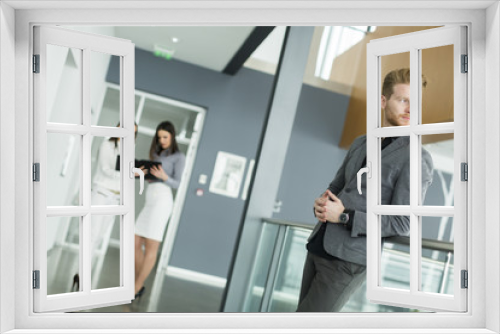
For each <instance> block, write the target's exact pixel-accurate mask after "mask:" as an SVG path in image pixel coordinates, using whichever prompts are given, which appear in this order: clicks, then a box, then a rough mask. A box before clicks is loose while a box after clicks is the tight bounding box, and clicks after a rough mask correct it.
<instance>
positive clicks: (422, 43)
mask: <svg viewBox="0 0 500 334" xmlns="http://www.w3.org/2000/svg"><path fill="white" fill-rule="evenodd" d="M466 51H467V50H466V28H464V27H458V26H456V27H444V28H436V29H430V30H424V31H420V32H415V33H411V34H404V35H399V36H395V37H388V38H383V39H378V40H372V41H371V42H370V43H369V45H368V48H367V87H368V89H367V113H368V114H367V167H368V169H369V170H368V174H367V179H366V180H367V181H366V184H367V189H368V190H367V222H368V224H367V225H368V226H367V243H368V245H367V248H368V253H367V256H368V257H367V261H368V274H367V297H368V299H369V300H371V301H372V302H375V303H379V304H386V305H396V306H402V307H408V308H412V309H423V310H440V311H466V310H467V303H466V300H467V298H466V297H467V289H466V288H465V284H466V279H464V278H465V276H466V275H467V253H466V250H467V241H466V240H467V236H466V223H467V221H466V219H467V182H466V177H467V175H466V167H467V165H466V163H467V144H466V143H467V141H466V140H467V138H466V135H467V127H466V109H467V91H466V89H467V87H466V84H467V74H466V72H467V68H466V67H467V63H464V62H463V60H464V59H466V56H465V55H466V54H467V52H466ZM399 68H410V72H411V78H410V94H409V96H410V99H409V101H406V100H404V99H401V98H399V97H398V95H397V94H399V91H396V87H394V89H393V96H392V102H391V103H399V104H401V105H405V104H407V106H408V108H409V104H410V101H411V113H410V117H409V118H410V121H409V125H403V126H389V125H388V124H387V123H384V119H383V117H384V114H383V111H382V107H383V106H382V103H383V102H382V101H381V95H382V83H383V80H384V77H385V76H386V74H387V73H389V72H390V71H392V70H395V69H399ZM415 74H417V75H415ZM425 83H426V85H425ZM424 86H425V87H424ZM388 103H389V102H388ZM390 107H392V108H393V109H394V104H392V105H390ZM386 112H387V107H386ZM396 125H398V124H396ZM399 125H400V124H399ZM387 137H407V138H406V140H407V142H409V149H407V150H406V152H405V153H403V155H405V156H404V157H401V159H406V162H404V167H402V168H409V171H410V173H409V175H410V177H409V179H408V178H406V179H401V178H400V179H397V182H406V184H407V186H409V191H407V192H399V193H397V194H392V197H390V198H387V197H382V196H387V195H384V194H386V192H384V190H383V189H382V187H383V186H384V183H383V181H382V180H384V179H391V178H394V177H395V175H398V173H399V172H400V171H398V170H394V167H393V166H391V165H390V164H387V163H385V162H384V159H385V157H386V156H387V157H388V156H389V155H390V154H391V153H390V145H389V146H388V147H387V148H388V149H387V150H385V149H384V150H383V149H382V141H383V139H384V138H387ZM391 145H392V144H391ZM387 161H392V160H391V159H387ZM391 167H392V168H391ZM464 172H465V173H464ZM431 177H432V179H430V178H431ZM431 187H439V188H442V189H443V192H444V193H445V196H444V198H442V197H440V198H436V197H433V196H429V193H430V191H429V189H430V188H431ZM406 189H407V187H406ZM426 194H427V195H426ZM408 225H409V231H410V232H409V238H408V240H407V243H408V241H409V244H408V245H407V246H401V244H400V243H394V244H391V243H390V239H387V240H386V238H385V237H389V236H392V235H394V234H397V233H394V232H395V230H396V229H397V228H400V227H402V226H408ZM387 226H392V230H391V229H390V228H389V229H388V228H387ZM394 278H397V279H394Z"/></svg>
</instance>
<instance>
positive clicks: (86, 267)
mask: <svg viewBox="0 0 500 334" xmlns="http://www.w3.org/2000/svg"><path fill="white" fill-rule="evenodd" d="M90 52H91V51H90V50H89V49H88V48H84V49H83V60H82V71H83V73H82V81H83V82H82V87H83V91H82V101H83V102H82V112H83V115H82V123H83V126H84V127H85V128H86V129H88V130H87V132H86V133H85V134H84V135H83V141H82V157H81V159H82V160H81V161H82V182H81V185H82V196H83V201H82V202H83V206H84V207H85V208H87V209H88V211H87V212H86V214H85V215H84V216H83V218H82V225H83V228H82V229H83V231H82V232H83V233H82V234H81V236H80V238H81V239H82V242H81V248H82V251H81V254H82V261H81V264H82V266H83V268H82V272H81V276H82V277H83V282H82V283H83V291H84V292H86V293H90V290H91V276H92V270H91V268H92V267H91V266H92V265H91V252H92V250H91V247H90V246H91V242H92V240H91V221H92V216H91V214H90V206H91V203H92V200H91V177H92V176H91V168H92V165H91V160H90V157H91V154H92V152H91V144H92V143H91V140H92V136H91V134H90V131H89V130H90V126H91V110H90Z"/></svg>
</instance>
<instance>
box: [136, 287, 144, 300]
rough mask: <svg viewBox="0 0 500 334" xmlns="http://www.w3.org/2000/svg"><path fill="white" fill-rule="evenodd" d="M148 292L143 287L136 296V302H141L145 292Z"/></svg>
mask: <svg viewBox="0 0 500 334" xmlns="http://www.w3.org/2000/svg"><path fill="white" fill-rule="evenodd" d="M145 290H146V288H145V287H142V288H141V289H140V290H139V291H137V293H136V294H135V297H134V298H135V300H137V301H139V300H140V299H141V297H142V295H143V294H144V291H145Z"/></svg>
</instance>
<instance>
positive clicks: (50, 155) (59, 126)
mask: <svg viewBox="0 0 500 334" xmlns="http://www.w3.org/2000/svg"><path fill="white" fill-rule="evenodd" d="M33 53H34V55H33V84H34V86H33V89H34V96H35V99H34V133H35V136H34V156H33V162H34V166H33V169H34V175H33V181H34V199H33V201H34V207H35V210H34V227H35V228H34V264H33V265H34V268H33V293H34V310H35V312H49V311H72V310H79V309H86V308H94V307H101V306H106V305H113V304H123V303H129V302H130V301H131V300H132V299H133V297H134V246H133V245H134V188H135V183H134V170H133V169H134V163H133V162H134V44H132V43H131V42H130V41H127V40H122V39H117V38H110V37H105V36H99V35H93V34H88V33H82V32H76V31H72V30H65V29H61V28H56V27H46V26H38V27H35V28H34V52H33ZM111 57H118V58H119V59H120V63H121V66H120V68H121V78H120V80H121V83H120V94H118V95H119V96H118V97H117V99H116V100H117V101H116V108H115V110H114V112H115V113H114V115H116V119H114V120H111V121H110V124H109V125H107V126H99V125H98V124H97V121H96V120H97V119H98V117H97V116H98V115H96V114H95V112H96V110H98V108H96V105H98V104H99V103H101V102H100V101H99V99H100V98H101V97H100V96H99V93H98V91H102V90H99V89H97V88H98V87H99V85H100V84H104V79H105V75H106V71H107V67H108V64H109V61H110V59H111ZM118 123H119V125H117V124H118ZM110 139H113V140H111V141H110V142H112V143H115V148H116V149H118V150H119V154H120V156H121V158H120V159H119V160H118V159H116V160H117V161H118V162H117V165H116V167H115V168H114V169H112V170H107V172H109V173H110V174H112V175H113V176H114V177H115V178H116V179H117V180H116V184H118V187H119V191H114V193H113V196H115V197H114V198H115V199H116V201H115V203H114V204H113V205H106V204H105V203H104V204H103V203H93V202H92V198H93V196H92V191H94V189H93V185H92V182H91V181H92V179H93V173H94V172H95V169H96V166H95V165H96V163H97V162H96V161H95V160H96V159H95V158H91V157H95V156H96V154H95V153H96V152H95V150H96V148H95V147H96V146H97V147H98V145H96V143H98V142H103V141H106V140H110ZM109 217H113V218H111V219H110V218H109ZM111 230H114V231H115V232H114V233H116V234H118V235H119V240H120V245H119V251H120V261H119V263H114V264H113V266H109V265H108V266H106V270H111V271H112V272H113V273H114V275H112V276H113V277H115V279H114V280H113V281H109V282H97V281H96V280H93V278H94V277H98V276H97V275H96V271H97V270H103V269H102V262H101V263H99V260H98V259H99V255H102V254H100V253H99V252H102V249H103V247H102V243H103V242H105V238H103V237H102V236H103V235H105V234H106V233H109V231H111ZM60 263H64V267H66V266H67V267H68V268H70V269H69V270H67V269H66V270H60V269H59V268H58V265H59V264H60ZM61 276H62V277H63V278H62V279H60V278H59V277H61Z"/></svg>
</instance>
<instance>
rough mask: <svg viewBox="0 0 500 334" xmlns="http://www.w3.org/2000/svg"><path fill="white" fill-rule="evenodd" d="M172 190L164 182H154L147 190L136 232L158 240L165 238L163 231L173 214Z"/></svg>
mask: <svg viewBox="0 0 500 334" xmlns="http://www.w3.org/2000/svg"><path fill="white" fill-rule="evenodd" d="M173 206H174V199H173V196H172V190H171V189H170V187H169V186H167V185H166V184H165V183H162V182H152V183H150V184H149V185H148V189H147V190H146V199H145V203H144V207H143V208H142V211H141V213H139V216H138V217H137V221H136V222H135V234H136V235H138V236H141V237H145V238H148V239H153V240H156V241H160V242H161V241H162V240H163V233H165V227H166V226H167V223H168V219H169V218H170V215H171V214H172V208H173Z"/></svg>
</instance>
